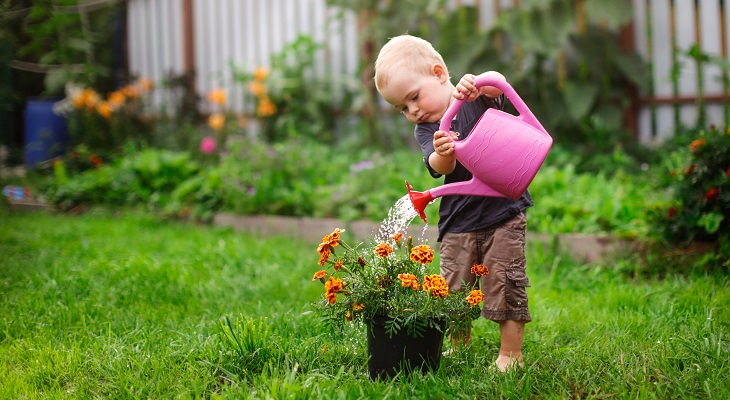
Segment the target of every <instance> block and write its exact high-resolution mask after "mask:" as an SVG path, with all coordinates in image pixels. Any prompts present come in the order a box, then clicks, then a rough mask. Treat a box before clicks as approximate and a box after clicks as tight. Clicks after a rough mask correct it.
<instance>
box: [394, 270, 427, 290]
mask: <svg viewBox="0 0 730 400" xmlns="http://www.w3.org/2000/svg"><path fill="white" fill-rule="evenodd" d="M398 279H400V283H401V286H403V287H409V288H411V289H413V290H418V289H420V288H421V285H420V284H419V283H418V278H416V276H415V275H413V274H398Z"/></svg>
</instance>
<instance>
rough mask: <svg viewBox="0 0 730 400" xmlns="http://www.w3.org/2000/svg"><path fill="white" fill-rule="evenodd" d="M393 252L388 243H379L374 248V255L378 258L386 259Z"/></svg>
mask: <svg viewBox="0 0 730 400" xmlns="http://www.w3.org/2000/svg"><path fill="white" fill-rule="evenodd" d="M392 252H393V246H391V245H390V243H380V244H379V245H377V246H376V247H375V254H377V255H378V257H380V258H385V257H388V255H389V254H390V253H392Z"/></svg>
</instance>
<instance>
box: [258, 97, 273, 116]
mask: <svg viewBox="0 0 730 400" xmlns="http://www.w3.org/2000/svg"><path fill="white" fill-rule="evenodd" d="M256 114H257V115H258V116H259V117H269V116H272V115H274V114H276V104H274V103H273V102H272V101H271V99H269V98H268V97H264V98H262V99H261V101H259V107H258V108H257V109H256Z"/></svg>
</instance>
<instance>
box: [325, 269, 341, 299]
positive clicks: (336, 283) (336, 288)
mask: <svg viewBox="0 0 730 400" xmlns="http://www.w3.org/2000/svg"><path fill="white" fill-rule="evenodd" d="M342 289H344V286H343V285H342V279H340V278H333V277H331V276H330V278H329V280H327V282H326V283H325V284H324V290H325V294H324V295H325V297H326V298H327V301H328V302H329V303H330V304H335V301H337V296H336V294H337V293H339V292H341V291H342Z"/></svg>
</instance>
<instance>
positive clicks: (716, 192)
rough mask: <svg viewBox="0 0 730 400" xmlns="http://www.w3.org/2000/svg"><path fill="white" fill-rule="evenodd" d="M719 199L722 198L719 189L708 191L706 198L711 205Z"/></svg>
mask: <svg viewBox="0 0 730 400" xmlns="http://www.w3.org/2000/svg"><path fill="white" fill-rule="evenodd" d="M718 197H720V190H718V189H717V188H710V189H709V190H708V191H707V193H705V198H706V199H707V201H709V202H710V203H712V202H714V201H715V200H717V198H718Z"/></svg>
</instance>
